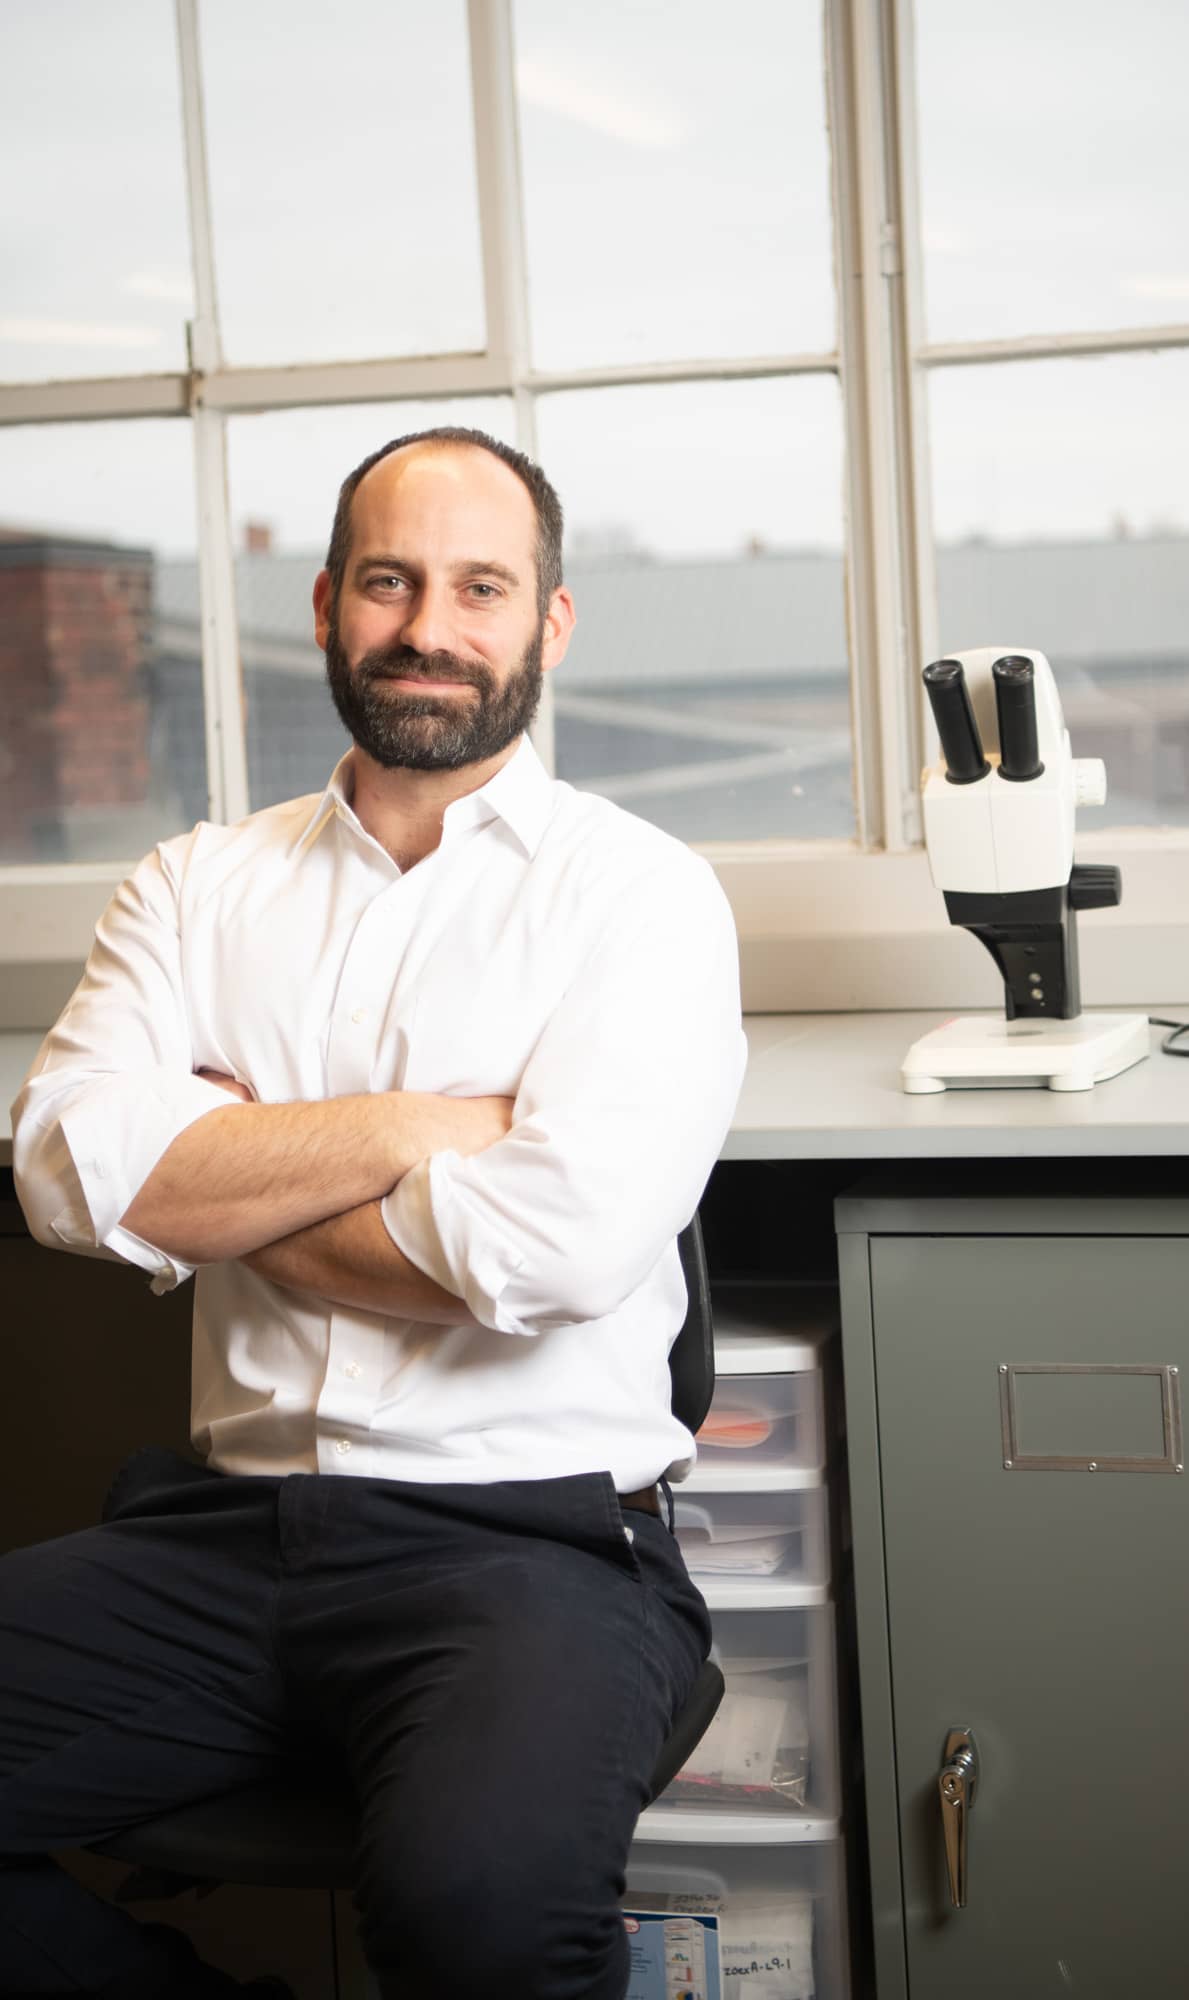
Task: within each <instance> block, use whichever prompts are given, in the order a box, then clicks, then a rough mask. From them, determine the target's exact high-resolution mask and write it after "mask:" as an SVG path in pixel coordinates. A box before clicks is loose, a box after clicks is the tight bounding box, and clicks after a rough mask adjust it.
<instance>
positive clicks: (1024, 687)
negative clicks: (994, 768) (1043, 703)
mask: <svg viewBox="0 0 1189 2000" xmlns="http://www.w3.org/2000/svg"><path fill="white" fill-rule="evenodd" d="M991 679H992V680H993V682H994V684H995V712H996V715H997V716H998V719H999V775H1000V777H1001V778H1010V779H1011V780H1012V782H1013V783H1014V784H1021V783H1025V782H1026V781H1027V780H1028V779H1029V778H1039V776H1040V774H1041V772H1042V771H1043V770H1044V765H1043V764H1042V763H1041V761H1040V751H1039V749H1038V747H1037V740H1036V669H1035V667H1034V666H1033V664H1032V661H1031V660H1030V659H1029V658H1028V656H1027V654H1025V653H1005V654H1004V655H1003V657H1002V659H999V660H996V662H995V664H994V666H993V667H992V668H991Z"/></svg>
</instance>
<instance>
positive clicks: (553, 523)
mask: <svg viewBox="0 0 1189 2000" xmlns="http://www.w3.org/2000/svg"><path fill="white" fill-rule="evenodd" d="M410 444H438V445H451V444H454V445H473V446H474V447H475V448H476V450H478V451H489V452H490V453H491V454H492V457H493V458H500V459H502V460H503V462H504V464H505V465H507V466H510V467H511V469H512V471H513V472H514V473H515V474H516V477H517V478H518V479H519V480H520V481H521V482H522V483H523V484H524V485H525V486H527V488H528V491H529V497H530V498H531V500H532V503H533V511H534V513H535V514H536V517H537V608H538V610H539V611H540V614H541V616H542V617H544V616H545V613H546V612H547V611H548V609H549V600H550V598H551V597H552V596H553V593H554V591H555V590H557V589H559V588H560V586H561V581H562V528H563V523H562V510H561V501H560V500H559V499H558V497H557V494H556V493H555V491H554V489H553V487H552V486H551V485H550V483H549V481H548V480H547V479H546V477H545V474H544V473H543V472H542V470H541V468H540V466H539V465H534V463H533V461H532V459H531V458H526V457H525V455H524V453H523V452H522V451H517V450H516V449H515V447H514V446H513V445H510V444H503V443H501V441H500V439H499V438H493V437H489V436H488V434H487V432H486V431H472V430H466V429H464V428H463V427H462V426H461V425H457V424H439V425H438V426H437V428H436V429H434V430H429V431H409V432H408V433H407V435H406V436H404V437H398V438H392V439H390V441H389V442H388V443H387V444H382V445H381V446H380V449H379V450H378V451H373V452H371V453H370V454H369V456H368V457H367V458H365V459H364V460H363V462H362V464H360V465H357V466H356V467H355V470H354V472H349V473H348V474H347V477H346V478H345V479H344V481H343V483H342V485H341V486H340V488H339V498H338V505H337V507H336V508H335V510H334V526H333V528H332V529H331V531H330V547H329V548H328V549H327V551H326V568H327V571H328V573H329V576H330V590H331V601H332V603H334V602H335V601H337V598H338V594H339V589H340V586H341V584H342V581H343V577H344V576H345V574H346V570H347V553H348V550H349V549H350V547H351V503H352V501H353V500H354V498H355V490H356V488H357V487H358V485H359V482H360V480H361V479H363V478H364V476H365V475H366V474H367V473H369V472H370V471H371V469H372V467H373V465H378V464H379V463H380V460H381V459H382V458H387V457H388V455H389V453H390V452H394V451H403V449H404V447H405V446H406V445H410Z"/></svg>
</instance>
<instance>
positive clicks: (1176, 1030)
mask: <svg viewBox="0 0 1189 2000" xmlns="http://www.w3.org/2000/svg"><path fill="white" fill-rule="evenodd" d="M1148 1020H1149V1021H1150V1022H1151V1024H1152V1026H1153V1027H1154V1028H1171V1029H1172V1033H1171V1035H1166V1036H1165V1037H1164V1040H1163V1041H1162V1042H1161V1044H1160V1053H1161V1055H1165V1056H1189V1049H1174V1047H1173V1043H1174V1042H1176V1041H1179V1040H1180V1038H1181V1036H1182V1035H1189V1021H1162V1020H1161V1018H1160V1016H1159V1015H1158V1014H1149V1015H1148Z"/></svg>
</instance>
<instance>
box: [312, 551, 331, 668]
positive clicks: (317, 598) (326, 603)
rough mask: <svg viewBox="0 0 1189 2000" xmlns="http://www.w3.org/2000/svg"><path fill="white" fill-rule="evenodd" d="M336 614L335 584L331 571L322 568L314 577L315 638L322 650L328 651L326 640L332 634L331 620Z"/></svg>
mask: <svg viewBox="0 0 1189 2000" xmlns="http://www.w3.org/2000/svg"><path fill="white" fill-rule="evenodd" d="M333 615H334V585H333V583H332V581H331V576H330V571H329V570H328V569H320V570H319V571H318V574H317V576H316V577H315V578H314V638H315V639H316V640H317V642H318V644H319V646H320V647H321V648H322V651H323V652H325V651H326V641H327V639H328V638H329V636H330V621H331V618H332V617H333Z"/></svg>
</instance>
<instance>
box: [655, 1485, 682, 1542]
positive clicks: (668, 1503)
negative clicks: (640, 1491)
mask: <svg viewBox="0 0 1189 2000" xmlns="http://www.w3.org/2000/svg"><path fill="white" fill-rule="evenodd" d="M657 1485H658V1486H659V1487H660V1489H661V1492H662V1493H663V1494H664V1496H665V1507H666V1509H667V1511H668V1515H669V1533H670V1534H671V1535H675V1534H676V1533H677V1530H676V1528H675V1527H674V1525H673V1488H672V1487H671V1486H670V1484H669V1482H668V1480H667V1479H666V1478H665V1475H664V1473H662V1474H661V1476H660V1478H659V1479H658V1480H657Z"/></svg>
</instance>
